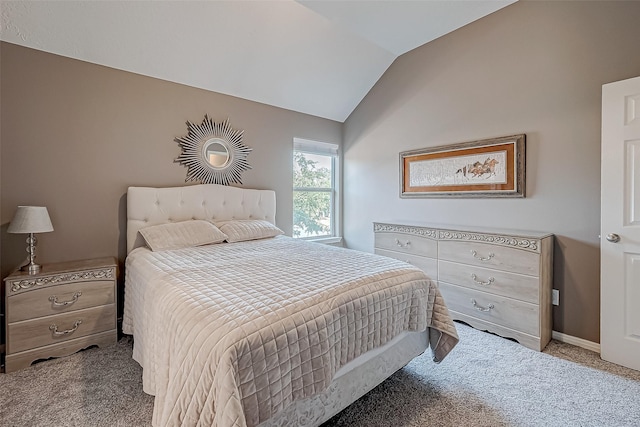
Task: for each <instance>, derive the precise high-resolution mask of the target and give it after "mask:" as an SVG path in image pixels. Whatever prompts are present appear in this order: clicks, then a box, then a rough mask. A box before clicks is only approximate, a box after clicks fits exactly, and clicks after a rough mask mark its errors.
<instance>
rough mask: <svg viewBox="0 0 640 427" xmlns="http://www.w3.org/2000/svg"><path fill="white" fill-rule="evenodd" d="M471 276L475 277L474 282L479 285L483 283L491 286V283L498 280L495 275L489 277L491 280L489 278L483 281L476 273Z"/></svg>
mask: <svg viewBox="0 0 640 427" xmlns="http://www.w3.org/2000/svg"><path fill="white" fill-rule="evenodd" d="M471 278H472V279H473V281H474V282H476V283H477V284H478V285H482V286H489V285H490V284H492V283H493V282H494V280H496V279H495V278H493V277H489V280H487V281H486V282H483V281H482V280H478V276H476V275H475V274H473V273H471Z"/></svg>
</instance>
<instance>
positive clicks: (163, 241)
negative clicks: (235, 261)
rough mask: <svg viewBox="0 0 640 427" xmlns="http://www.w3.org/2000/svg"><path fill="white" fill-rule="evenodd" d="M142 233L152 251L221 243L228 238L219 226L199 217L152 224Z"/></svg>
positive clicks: (142, 230)
mask: <svg viewBox="0 0 640 427" xmlns="http://www.w3.org/2000/svg"><path fill="white" fill-rule="evenodd" d="M140 234H142V237H144V240H145V242H147V246H148V247H149V248H150V249H151V250H152V251H163V250H167V249H180V248H188V247H192V246H202V245H208V244H211V243H220V242H223V241H224V240H225V239H226V238H227V235H226V234H224V233H223V232H222V231H220V230H219V229H218V227H216V226H215V225H213V224H212V223H210V222H209V221H203V220H199V219H195V220H192V221H181V222H171V223H168V224H160V225H152V226H151V227H146V228H143V229H141V230H140Z"/></svg>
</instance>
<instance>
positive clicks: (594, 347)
mask: <svg viewBox="0 0 640 427" xmlns="http://www.w3.org/2000/svg"><path fill="white" fill-rule="evenodd" d="M551 338H553V339H554V340H558V341H560V342H564V343H567V344H571V345H575V346H577V347H582V348H585V349H587V350H591V351H595V352H596V353H598V354H600V344H598V343H597V342H593V341H587V340H585V339H582V338H578V337H574V336H572V335H567V334H563V333H562V332H558V331H552V332H551Z"/></svg>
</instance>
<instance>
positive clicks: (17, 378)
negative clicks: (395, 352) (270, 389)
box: [0, 324, 640, 427]
mask: <svg viewBox="0 0 640 427" xmlns="http://www.w3.org/2000/svg"><path fill="white" fill-rule="evenodd" d="M457 326H458V330H459V333H460V337H461V342H460V344H459V345H458V346H457V347H456V349H455V350H454V352H453V353H451V354H450V355H449V357H447V359H445V361H443V362H442V363H441V364H440V365H434V364H433V363H432V362H431V361H430V360H429V358H428V356H426V355H423V356H421V357H418V358H416V359H414V360H413V361H412V362H411V363H410V364H409V365H407V366H406V367H405V368H403V369H401V370H400V371H398V372H396V373H395V374H394V375H393V376H392V377H390V378H389V379H388V380H387V381H385V382H384V383H383V384H381V385H380V386H378V387H377V388H375V389H374V390H372V391H371V392H370V393H369V394H367V395H365V396H364V397H363V398H362V399H360V400H359V401H358V402H356V403H355V404H353V405H351V406H350V407H349V408H347V409H346V410H345V411H343V412H342V413H340V414H338V415H337V416H336V417H334V418H333V419H331V420H330V421H329V422H327V423H325V426H326V427H329V426H356V427H359V426H362V427H364V426H367V427H369V426H381V427H382V426H384V427H392V426H394V427H395V426H562V427H569V426H588V427H591V426H607V427H625V426H629V427H638V426H640V372H638V371H633V370H629V369H625V368H622V367H619V366H617V365H613V364H611V363H608V362H604V361H602V360H601V359H600V358H599V357H598V355H597V354H595V353H593V352H590V351H587V350H583V349H580V348H577V347H573V346H570V345H567V344H563V343H558V342H556V341H552V342H551V343H550V345H549V346H548V347H547V349H546V350H545V352H544V353H539V352H535V351H532V350H529V349H526V348H524V347H522V346H520V345H519V344H517V343H514V342H511V341H509V340H505V339H502V338H499V337H496V336H494V335H491V334H487V333H484V332H480V331H476V330H474V329H471V328H469V327H467V326H464V325H460V324H457ZM152 407H153V398H152V397H151V396H147V395H145V394H144V393H143V392H142V387H141V369H140V367H139V366H138V365H137V364H136V362H134V361H133V360H132V359H131V342H130V340H128V339H123V340H120V342H119V343H118V344H116V345H113V346H111V347H107V348H104V349H99V348H92V349H88V350H85V351H83V352H80V353H77V354H74V355H72V356H69V357H66V358H62V359H54V360H49V361H45V362H42V363H38V364H36V365H34V366H32V367H30V368H28V369H25V370H22V371H19V372H15V373H10V374H0V426H11V427H22V426H25V427H27V426H28V427H37V426H56V427H58V426H60V427H62V426H105V427H106V426H136V427H138V426H140V427H142V426H148V425H150V424H151V413H152Z"/></svg>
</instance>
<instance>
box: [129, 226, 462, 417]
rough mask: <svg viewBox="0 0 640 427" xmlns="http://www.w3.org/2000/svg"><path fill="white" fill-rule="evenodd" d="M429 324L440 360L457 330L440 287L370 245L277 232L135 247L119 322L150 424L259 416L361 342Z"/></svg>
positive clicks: (308, 392)
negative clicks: (339, 244) (149, 407)
mask: <svg viewBox="0 0 640 427" xmlns="http://www.w3.org/2000/svg"><path fill="white" fill-rule="evenodd" d="M426 328H431V329H430V331H429V332H430V335H429V336H430V344H431V349H432V352H433V355H434V360H435V361H440V360H442V358H444V357H445V356H446V354H447V353H448V352H449V351H450V350H451V348H453V346H454V345H455V344H456V343H457V335H456V332H455V327H454V325H453V322H452V321H451V319H450V317H449V315H448V312H447V309H446V307H445V305H444V302H443V300H442V297H441V296H440V293H439V291H438V289H437V287H436V286H435V284H434V283H433V282H432V281H431V280H429V279H428V278H427V277H426V276H425V275H424V273H422V271H420V270H418V269H416V268H413V267H411V266H410V265H408V264H405V263H402V262H399V261H396V260H392V259H390V258H385V257H381V256H377V255H373V254H368V253H362V252H357V251H351V250H346V249H341V248H334V247H331V246H326V245H319V244H315V243H308V242H302V241H298V240H294V239H291V238H288V237H284V236H279V237H276V238H271V239H264V240H258V241H252V242H242V243H222V244H217V245H209V246H203V247H198V248H188V249H180V250H172V251H163V252H151V251H150V250H148V249H146V248H138V249H136V250H134V251H132V252H131V254H130V255H129V256H128V258H127V261H126V284H125V312H124V320H123V330H124V332H125V333H127V334H133V335H134V339H135V340H134V342H135V344H134V355H133V357H134V359H135V360H136V361H138V362H139V363H140V365H141V366H142V367H143V368H144V369H143V386H144V391H145V392H147V393H149V394H152V395H155V396H156V397H155V405H154V415H153V424H154V425H155V426H167V425H171V426H173V425H189V426H191V425H193V426H195V425H199V426H210V425H214V426H219V427H226V426H256V425H258V424H259V423H260V422H262V421H264V420H266V419H269V418H270V417H271V416H273V415H274V414H276V413H277V412H278V411H280V410H282V409H283V408H285V407H287V406H288V405H289V404H291V403H292V402H293V401H295V400H297V399H302V398H306V397H309V396H312V395H314V394H315V393H317V392H320V391H322V390H324V389H325V388H326V387H327V386H328V384H329V383H330V382H331V380H332V378H333V375H334V374H335V372H336V371H337V370H338V369H339V368H340V367H341V366H343V365H344V364H346V363H347V362H349V361H351V360H353V359H354V358H356V357H358V356H360V355H361V354H363V353H365V352H366V351H367V350H370V349H372V348H375V347H378V346H381V345H384V344H385V343H386V342H388V341H390V340H391V339H392V338H393V337H395V336H396V335H398V334H400V333H401V332H403V331H423V330H425V329H426Z"/></svg>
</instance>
